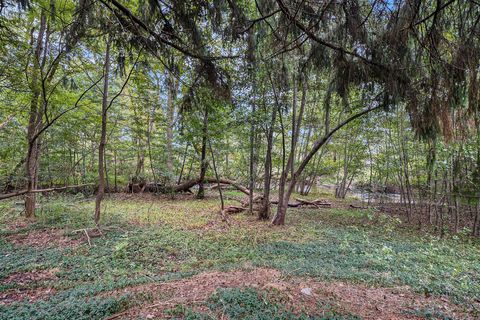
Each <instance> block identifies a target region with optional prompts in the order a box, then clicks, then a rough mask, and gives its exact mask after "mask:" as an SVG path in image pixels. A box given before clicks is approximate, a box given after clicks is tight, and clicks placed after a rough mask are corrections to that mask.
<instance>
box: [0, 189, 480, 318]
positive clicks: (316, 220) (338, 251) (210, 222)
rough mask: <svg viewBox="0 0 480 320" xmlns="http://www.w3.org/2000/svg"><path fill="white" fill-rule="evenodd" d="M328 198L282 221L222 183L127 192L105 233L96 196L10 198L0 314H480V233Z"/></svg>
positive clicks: (111, 202) (108, 204) (110, 206)
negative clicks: (219, 192) (94, 219)
mask: <svg viewBox="0 0 480 320" xmlns="http://www.w3.org/2000/svg"><path fill="white" fill-rule="evenodd" d="M235 196H236V194H235V193H233V192H231V194H230V197H229V198H230V199H232V198H234V197H235ZM227 197H228V195H227ZM312 198H314V197H313V196H312ZM328 201H331V202H333V205H332V207H331V208H310V209H309V208H297V209H295V208H294V209H292V213H291V215H290V216H289V217H291V218H289V221H288V223H287V224H286V226H283V227H272V226H271V225H270V224H269V223H268V222H262V221H258V220H257V219H256V217H254V216H249V215H247V214H245V213H239V214H235V215H229V216H228V221H224V219H222V216H221V215H220V214H219V209H218V207H219V204H218V199H217V198H216V195H213V194H211V195H209V197H208V198H207V199H206V200H195V199H194V198H193V196H190V195H183V196H178V197H176V199H170V198H168V197H155V196H153V195H123V196H120V195H117V196H112V197H110V198H109V199H107V200H106V201H105V204H104V212H105V214H104V221H103V228H102V230H101V232H99V231H97V230H94V229H84V228H85V226H90V227H92V223H91V213H92V211H93V206H94V201H93V200H92V199H83V198H81V197H73V196H53V197H49V198H48V199H43V201H41V206H40V209H39V213H38V219H37V221H36V222H35V223H29V222H27V221H25V220H22V218H19V217H18V213H19V210H21V209H19V208H18V206H17V207H16V206H15V203H14V202H13V201H12V202H5V203H2V207H1V209H2V212H3V215H2V230H1V242H0V254H1V267H0V278H1V280H0V318H2V319H155V318H157V319H164V318H168V319H172V318H173V319H478V317H479V316H480V313H479V310H480V303H479V296H480V264H479V263H478V261H480V250H479V249H478V243H476V241H477V240H475V239H472V238H470V237H462V236H461V235H460V236H456V237H454V238H450V239H442V240H439V239H437V238H436V237H434V236H425V235H424V236H422V237H420V236H419V235H417V234H415V232H413V231H411V228H404V224H403V223H402V222H401V221H400V220H399V219H398V218H395V217H393V216H388V215H385V214H383V213H382V212H379V211H375V210H373V209H366V210H362V209H358V208H351V207H350V206H349V204H351V203H352V201H353V200H345V201H335V200H333V199H328ZM227 203H229V204H235V202H234V200H228V201H227ZM408 230H410V231H408Z"/></svg>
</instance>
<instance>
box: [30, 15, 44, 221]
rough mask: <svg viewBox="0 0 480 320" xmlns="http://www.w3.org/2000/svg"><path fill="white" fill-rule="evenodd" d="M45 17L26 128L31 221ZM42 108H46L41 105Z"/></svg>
mask: <svg viewBox="0 0 480 320" xmlns="http://www.w3.org/2000/svg"><path fill="white" fill-rule="evenodd" d="M46 25H47V17H46V13H45V11H44V10H42V13H41V18H40V29H39V31H38V36H37V39H36V43H37V44H36V47H35V50H34V57H33V74H32V76H31V83H30V89H31V91H32V98H31V100H30V114H29V121H28V127H27V141H28V151H27V158H26V161H25V166H26V172H27V190H28V192H27V193H26V194H25V215H26V217H27V218H29V219H32V218H34V217H35V205H36V197H35V193H33V192H30V191H32V190H35V189H36V188H37V183H38V169H39V165H38V161H39V158H40V138H38V137H36V134H37V132H38V130H40V127H41V125H42V121H43V112H42V108H40V107H39V98H40V95H41V81H42V80H43V79H42V77H41V72H40V68H41V64H42V63H41V62H40V57H41V55H42V52H43V50H44V47H43V46H44V37H45V33H46ZM33 42H34V41H33V32H32V43H33ZM42 106H43V107H46V106H45V104H44V103H42Z"/></svg>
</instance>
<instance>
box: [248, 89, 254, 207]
mask: <svg viewBox="0 0 480 320" xmlns="http://www.w3.org/2000/svg"><path fill="white" fill-rule="evenodd" d="M254 86H255V81H254ZM254 92H255V89H254ZM249 171H250V172H249V174H250V183H249V189H250V194H249V196H248V199H249V201H248V210H249V212H250V214H253V190H254V189H255V93H254V97H253V103H252V113H251V115H250V167H249Z"/></svg>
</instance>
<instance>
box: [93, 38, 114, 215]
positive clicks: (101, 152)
mask: <svg viewBox="0 0 480 320" xmlns="http://www.w3.org/2000/svg"><path fill="white" fill-rule="evenodd" d="M110 41H111V40H110V37H109V38H108V40H107V47H106V49H105V65H104V80H103V97H102V131H101V134H100V144H99V145H98V191H97V196H96V198H95V214H94V221H95V224H96V225H98V223H99V221H100V208H101V205H102V200H103V197H104V195H105V168H104V156H105V145H106V142H107V141H106V140H107V111H108V110H107V109H108V81H109V72H110Z"/></svg>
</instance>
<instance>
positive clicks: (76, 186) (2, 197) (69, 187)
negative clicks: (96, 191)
mask: <svg viewBox="0 0 480 320" xmlns="http://www.w3.org/2000/svg"><path fill="white" fill-rule="evenodd" d="M93 185H95V184H94V183H86V184H79V185H75V186H64V187H55V188H47V189H36V190H30V191H28V190H20V191H17V192H12V193H7V194H0V200H5V199H9V198H13V197H18V196H21V195H24V194H27V193H29V192H31V193H43V192H52V191H62V190H66V189H71V188H80V187H86V186H93Z"/></svg>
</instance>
